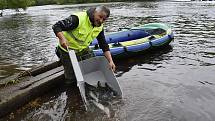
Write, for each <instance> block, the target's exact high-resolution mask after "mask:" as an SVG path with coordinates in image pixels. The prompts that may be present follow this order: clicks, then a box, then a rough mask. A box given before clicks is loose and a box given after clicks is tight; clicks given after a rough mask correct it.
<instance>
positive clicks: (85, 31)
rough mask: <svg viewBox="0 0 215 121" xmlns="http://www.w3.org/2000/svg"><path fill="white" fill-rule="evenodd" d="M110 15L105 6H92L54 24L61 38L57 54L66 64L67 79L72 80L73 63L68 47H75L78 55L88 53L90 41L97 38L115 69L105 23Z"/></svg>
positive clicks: (111, 66)
mask: <svg viewBox="0 0 215 121" xmlns="http://www.w3.org/2000/svg"><path fill="white" fill-rule="evenodd" d="M109 15H110V10H109V9H108V8H106V7H104V6H98V7H96V8H90V9H89V10H87V11H85V12H79V13H76V14H74V15H71V16H69V17H68V18H66V19H65V20H61V21H58V22H57V23H56V24H54V25H53V27H52V28H53V30H54V33H55V35H56V36H57V37H58V38H59V46H58V47H57V49H56V54H57V55H58V57H59V58H60V60H61V62H62V64H63V66H64V74H65V78H66V80H72V77H71V75H73V70H72V64H71V62H70V59H69V54H68V51H67V48H69V49H73V50H75V52H76V55H78V56H81V55H83V54H86V53H88V51H89V47H88V46H89V45H90V43H91V42H92V41H93V40H94V39H95V38H97V40H98V44H99V47H100V48H101V49H102V50H103V52H104V56H105V57H106V59H107V60H108V62H109V66H110V68H111V69H112V70H113V71H115V64H114V62H113V60H112V56H111V53H110V50H109V46H108V44H107V43H106V41H105V36H104V29H103V23H104V22H105V20H107V18H108V17H109Z"/></svg>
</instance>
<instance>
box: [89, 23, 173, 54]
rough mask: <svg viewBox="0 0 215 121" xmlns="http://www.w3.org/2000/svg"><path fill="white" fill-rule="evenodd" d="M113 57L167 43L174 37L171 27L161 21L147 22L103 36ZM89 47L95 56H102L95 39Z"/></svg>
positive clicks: (135, 52)
mask: <svg viewBox="0 0 215 121" xmlns="http://www.w3.org/2000/svg"><path fill="white" fill-rule="evenodd" d="M105 38H106V42H107V43H108V44H109V47H110V52H111V54H112V56H113V57H116V56H123V55H132V54H137V53H139V52H143V51H145V50H149V49H152V48H156V47H161V46H164V45H168V44H169V43H170V42H171V41H172V40H173V38H174V36H173V32H172V30H171V28H170V27H169V26H168V25H166V24H163V23H149V24H145V25H142V26H139V27H135V28H130V29H128V28H127V29H126V30H123V31H120V32H116V33H111V34H108V35H106V36H105ZM90 49H91V50H92V51H93V53H94V55H95V56H103V51H102V49H100V48H99V46H98V41H97V39H95V40H94V41H93V42H92V43H91V45H90Z"/></svg>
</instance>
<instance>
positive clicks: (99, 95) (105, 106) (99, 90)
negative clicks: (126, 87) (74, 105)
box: [85, 81, 117, 117]
mask: <svg viewBox="0 0 215 121" xmlns="http://www.w3.org/2000/svg"><path fill="white" fill-rule="evenodd" d="M85 94H86V98H87V100H88V102H90V103H89V104H93V105H95V106H96V107H97V108H99V109H100V110H102V111H103V112H104V113H105V114H106V115H107V116H108V117H109V116H110V109H109V107H111V105H112V104H111V101H112V100H113V99H115V98H116V97H117V93H116V92H115V91H114V90H113V89H112V88H111V87H110V86H109V85H108V84H107V83H105V84H104V86H102V84H101V82H100V81H98V83H97V85H95V86H93V85H90V84H88V83H86V82H85Z"/></svg>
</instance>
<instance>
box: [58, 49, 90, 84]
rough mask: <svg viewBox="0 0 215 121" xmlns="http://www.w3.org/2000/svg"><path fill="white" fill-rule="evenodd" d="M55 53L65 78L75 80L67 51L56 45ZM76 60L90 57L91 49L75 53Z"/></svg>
mask: <svg viewBox="0 0 215 121" xmlns="http://www.w3.org/2000/svg"><path fill="white" fill-rule="evenodd" d="M56 54H57V56H58V57H59V59H60V62H61V63H62V65H63V67H64V75H65V79H66V80H71V81H72V82H76V80H75V75H74V71H73V67H72V63H71V60H70V57H69V53H68V52H65V51H63V50H62V49H61V48H60V47H56ZM76 56H77V59H78V61H81V60H85V59H87V58H90V57H92V56H93V55H92V51H90V49H89V48H87V49H85V50H83V51H82V52H80V53H76Z"/></svg>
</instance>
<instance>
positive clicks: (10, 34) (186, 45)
mask: <svg viewBox="0 0 215 121" xmlns="http://www.w3.org/2000/svg"><path fill="white" fill-rule="evenodd" d="M94 5H95V4H83V5H65V6H63V5H59V6H57V5H49V6H37V7H31V8H29V9H28V10H27V11H26V12H23V13H19V14H10V13H8V14H6V15H5V16H4V17H1V18H0V29H1V31H0V34H1V36H0V42H1V44H0V65H1V68H0V75H1V78H4V77H6V76H9V75H11V74H13V73H16V72H18V71H19V70H20V69H22V68H29V67H32V66H33V65H37V64H40V63H43V62H45V61H47V60H51V58H52V56H53V55H54V48H55V45H56V43H57V40H56V39H55V35H54V33H53V32H52V30H51V26H52V25H53V24H54V23H55V22H56V21H58V20H60V19H63V18H65V17H67V16H69V15H70V14H71V13H72V12H75V11H78V10H81V9H84V8H89V7H90V6H94ZM107 6H108V7H110V9H111V16H110V19H109V20H108V21H107V23H106V25H105V30H106V32H107V33H109V32H116V31H118V30H119V28H128V27H134V26H138V25H141V24H145V23H149V22H163V23H167V24H169V25H170V26H171V27H172V28H173V30H174V33H175V39H174V42H173V43H171V46H168V47H167V48H165V49H162V50H157V51H153V52H148V53H146V54H143V55H140V56H136V57H129V58H128V59H123V60H116V65H117V67H118V68H117V72H116V75H117V78H118V80H119V83H120V85H121V87H122V89H123V93H124V98H123V103H122V104H116V105H114V106H113V110H114V116H113V117H111V118H108V117H107V116H106V115H105V114H101V113H100V112H99V111H95V112H85V111H83V110H82V109H83V107H82V104H81V103H82V102H81V101H80V96H79V95H78V90H77V89H75V88H72V89H71V88H69V89H68V88H64V87H59V88H60V89H56V90H53V91H51V92H49V93H48V94H45V95H44V96H42V97H41V98H40V100H39V101H40V102H39V105H38V107H36V108H33V109H31V110H27V111H26V110H19V111H18V113H14V117H13V120H30V119H32V120H37V119H41V120H64V119H65V120H66V119H67V120H78V121H81V120H89V121H92V120H95V121H100V120H107V121H108V120H111V121H113V120H123V121H124V120H125V121H131V120H135V121H142V120H146V121H148V120H159V121H161V120H162V121H167V120H171V121H182V120H183V121H212V120H214V119H215V113H214V110H215V105H214V101H215V91H214V89H215V87H214V85H215V81H214V78H215V77H214V73H215V68H214V66H215V60H214V58H215V42H214V39H215V24H214V20H215V12H214V11H215V7H214V6H215V3H214V2H212V1H211V2H196V1H194V2H171V1H168V2H129V3H110V4H107ZM15 112H16V111H15ZM5 118H6V119H8V117H5Z"/></svg>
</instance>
